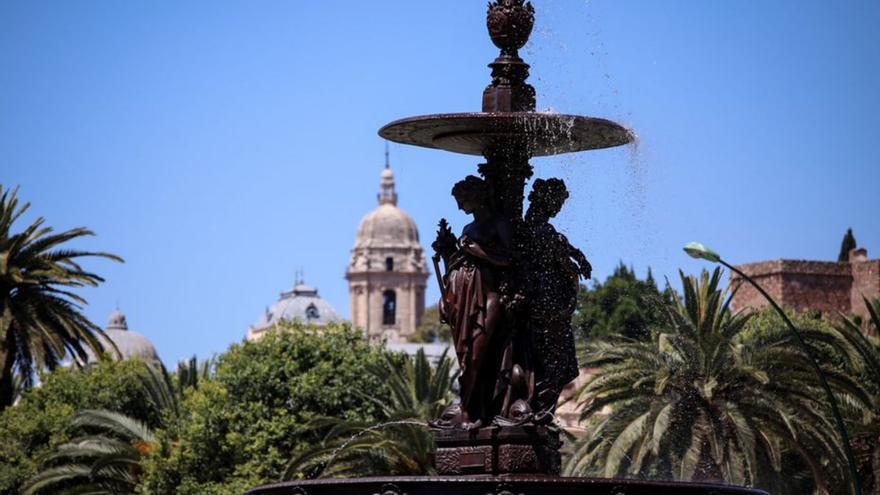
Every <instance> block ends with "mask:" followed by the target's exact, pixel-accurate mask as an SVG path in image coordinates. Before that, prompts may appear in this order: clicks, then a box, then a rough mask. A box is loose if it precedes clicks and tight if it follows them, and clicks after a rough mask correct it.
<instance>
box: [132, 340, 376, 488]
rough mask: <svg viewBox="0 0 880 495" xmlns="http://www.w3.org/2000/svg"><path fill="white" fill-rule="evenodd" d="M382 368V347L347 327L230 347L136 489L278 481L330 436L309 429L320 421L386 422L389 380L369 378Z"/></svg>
mask: <svg viewBox="0 0 880 495" xmlns="http://www.w3.org/2000/svg"><path fill="white" fill-rule="evenodd" d="M383 359H384V358H383V350H382V348H381V347H378V346H373V345H370V344H369V343H368V342H367V341H366V339H364V336H363V334H361V333H360V332H357V331H354V330H352V329H351V328H350V327H349V326H348V325H340V326H329V327H325V328H314V327H307V326H302V325H299V324H283V325H281V328H279V329H277V330H273V331H270V332H268V333H267V334H266V335H265V337H263V338H262V339H261V340H260V341H258V342H245V343H242V344H236V345H233V346H232V347H231V348H230V349H229V350H228V351H227V352H226V353H224V354H221V355H220V356H218V357H217V359H216V364H215V376H214V378H213V379H208V380H202V381H201V383H200V385H199V388H198V389H197V390H190V391H189V392H187V394H186V398H185V400H184V401H183V403H182V405H181V407H182V410H183V412H182V414H181V418H182V419H181V420H180V422H179V423H178V424H176V425H174V426H173V427H166V428H162V429H159V430H158V431H157V432H156V435H157V438H158V441H159V444H160V448H159V449H157V451H156V452H155V453H154V454H152V455H151V456H150V457H149V459H147V461H146V462H145V469H146V475H145V479H144V482H143V483H142V484H141V486H140V488H139V489H140V490H141V491H142V492H143V493H160V494H161V493H178V494H181V495H184V494H227V493H229V494H239V493H243V492H244V491H246V490H247V489H248V488H251V487H253V486H256V485H260V484H265V483H270V482H276V481H278V480H279V479H280V478H281V475H282V473H283V472H284V470H285V467H286V465H287V463H288V461H289V460H290V458H291V456H292V455H296V454H298V453H299V452H302V451H304V450H306V449H307V448H309V447H310V446H312V445H313V444H314V443H315V442H318V441H320V439H321V438H322V437H323V436H324V434H325V433H326V431H317V430H315V429H313V428H312V427H311V425H310V422H311V421H312V420H313V419H315V418H316V417H318V416H323V415H331V416H336V417H341V418H345V419H349V420H353V421H364V422H371V421H375V420H376V419H377V418H378V417H380V410H379V406H378V404H377V401H379V402H381V400H382V399H383V398H385V397H387V396H388V386H387V383H386V381H387V377H385V378H382V379H379V378H377V377H375V376H373V375H372V374H369V373H366V372H365V369H367V367H368V366H370V365H371V364H375V363H380V362H382V360H383Z"/></svg>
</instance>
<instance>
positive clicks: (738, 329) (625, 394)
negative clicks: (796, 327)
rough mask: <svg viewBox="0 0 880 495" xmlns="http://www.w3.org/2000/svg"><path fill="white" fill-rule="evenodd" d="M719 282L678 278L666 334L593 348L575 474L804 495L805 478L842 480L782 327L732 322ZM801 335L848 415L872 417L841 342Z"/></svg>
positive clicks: (823, 411) (818, 482) (823, 334)
mask: <svg viewBox="0 0 880 495" xmlns="http://www.w3.org/2000/svg"><path fill="white" fill-rule="evenodd" d="M720 277H721V272H720V270H715V271H714V272H713V273H712V274H711V275H709V274H708V273H703V275H702V277H701V278H700V279H699V280H697V279H696V278H694V277H685V276H684V275H683V274H682V283H683V286H684V296H683V297H681V298H679V297H675V300H674V303H673V305H672V307H671V310H670V311H669V315H670V325H669V326H668V327H666V328H663V329H661V330H658V331H656V332H654V333H653V335H652V336H651V338H650V339H646V340H639V341H637V340H632V339H625V338H609V339H606V340H604V341H598V342H593V343H590V344H589V346H588V352H587V365H588V366H592V367H597V368H598V372H597V373H596V374H595V375H594V376H593V377H592V379H591V380H590V381H589V382H588V383H587V384H586V385H585V386H584V388H583V389H582V390H581V391H580V394H581V397H582V398H583V399H584V400H585V402H584V404H583V410H582V418H583V420H584V421H586V422H587V427H586V430H587V432H588V434H587V437H586V438H585V439H584V440H583V441H582V442H580V443H579V445H578V446H577V448H576V452H575V455H574V456H573V457H572V459H571V461H570V462H569V464H568V466H567V470H568V472H569V473H572V474H575V473H577V474H599V475H604V476H636V477H661V478H667V479H684V480H718V481H725V482H729V483H735V484H750V485H757V486H761V487H763V488H768V489H771V490H773V491H774V493H789V492H788V490H794V491H795V492H797V493H801V492H800V491H798V490H800V489H802V488H803V486H798V483H797V481H796V480H797V479H799V478H800V479H803V478H805V477H806V478H808V479H807V481H809V482H810V483H811V484H812V485H813V486H814V487H816V488H817V489H818V490H820V491H822V490H825V491H827V490H828V488H829V487H832V486H837V485H839V484H840V482H841V481H842V480H845V478H844V476H845V474H844V465H843V464H842V463H843V459H844V454H843V451H842V446H841V443H840V442H841V440H840V438H839V437H838V436H837V435H836V434H835V431H836V430H835V427H834V423H833V421H832V419H831V417H830V412H829V411H828V410H827V407H826V404H825V403H824V401H823V400H822V397H823V394H822V392H821V390H820V386H819V383H818V380H817V379H816V377H815V374H814V372H813V370H812V369H811V367H810V364H809V361H808V357H807V356H806V355H805V354H804V353H803V352H802V351H801V350H800V349H799V348H798V347H796V346H795V345H794V344H793V342H792V340H791V335H790V333H789V332H787V331H786V330H785V329H784V327H782V325H781V324H759V325H749V323H750V316H748V315H741V314H733V313H732V312H731V311H730V309H729V298H728V297H727V293H726V292H725V291H723V290H721V289H719V282H720ZM764 318H768V317H766V316H765V317H764ZM801 333H802V334H803V335H804V337H805V338H806V339H807V341H808V342H809V343H810V344H811V345H812V346H813V348H814V350H815V351H816V352H818V353H822V356H823V359H822V362H823V364H824V368H825V372H826V374H827V376H828V378H829V381H830V382H831V384H832V387H833V388H834V389H835V390H836V391H837V392H838V393H839V394H841V395H845V396H846V398H847V401H846V402H847V405H848V406H849V408H850V409H852V410H854V411H865V410H867V409H868V408H869V407H870V403H871V400H872V397H871V396H870V394H869V393H868V392H867V391H866V390H865V389H864V388H863V387H861V386H860V385H859V383H858V382H857V380H856V378H855V377H853V376H851V375H847V374H845V373H842V372H841V371H840V370H839V369H838V368H837V367H836V366H835V363H839V362H840V360H841V359H842V357H844V356H847V355H849V354H848V351H847V349H845V347H846V345H845V342H844V341H843V339H840V338H839V337H838V335H837V334H835V333H834V332H833V331H831V330H829V329H828V328H825V327H816V328H806V327H802V329H801ZM606 406H610V408H611V411H610V413H608V414H602V411H603V409H604V408H605V407H606ZM783 481H784V482H783Z"/></svg>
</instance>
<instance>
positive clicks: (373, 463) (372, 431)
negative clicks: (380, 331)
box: [284, 349, 457, 479]
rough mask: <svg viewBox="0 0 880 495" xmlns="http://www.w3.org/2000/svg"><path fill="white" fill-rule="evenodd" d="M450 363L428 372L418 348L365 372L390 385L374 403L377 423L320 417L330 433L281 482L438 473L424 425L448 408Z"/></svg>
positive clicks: (446, 359) (446, 361)
mask: <svg viewBox="0 0 880 495" xmlns="http://www.w3.org/2000/svg"><path fill="white" fill-rule="evenodd" d="M452 364H453V362H452V358H450V357H448V356H447V355H446V354H445V353H444V354H443V356H442V357H441V359H440V361H439V362H438V363H437V366H436V367H432V366H431V363H430V362H429V361H428V358H427V356H425V353H424V351H422V350H421V349H420V350H419V351H418V353H417V354H416V355H415V356H413V357H408V356H398V355H391V354H388V355H386V357H385V361H384V362H383V363H381V364H379V365H372V366H370V367H369V368H367V371H368V373H370V374H371V375H373V376H374V377H376V378H378V379H385V380H387V381H388V386H389V388H390V390H391V395H390V396H389V397H388V398H387V399H386V400H383V401H376V405H377V406H378V407H379V410H380V411H381V414H380V416H379V418H378V419H379V421H380V422H379V423H368V422H363V421H350V420H341V419H338V418H319V419H318V420H316V421H313V425H314V427H315V428H319V429H325V428H327V427H329V432H328V433H327V436H326V437H325V438H324V440H323V441H322V442H320V443H319V444H318V445H317V446H316V447H315V448H313V449H310V450H307V451H306V452H304V453H303V454H302V455H300V456H297V457H295V458H294V459H292V460H291V462H290V464H289V465H288V466H287V470H286V472H285V475H284V476H285V478H287V479H289V478H295V477H302V476H304V477H318V476H322V477H330V476H332V477H349V476H376V475H427V474H436V473H435V472H434V466H433V465H432V463H431V460H432V459H431V454H432V453H433V447H434V445H433V444H434V441H433V438H432V436H431V433H430V430H429V429H428V427H427V422H428V421H430V420H432V419H435V418H438V417H439V416H440V413H441V412H442V411H443V408H444V407H445V406H447V405H449V404H451V403H452V399H453V397H452V384H453V382H454V381H455V379H456V375H457V374H453V373H452Z"/></svg>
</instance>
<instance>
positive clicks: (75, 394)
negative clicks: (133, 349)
mask: <svg viewBox="0 0 880 495" xmlns="http://www.w3.org/2000/svg"><path fill="white" fill-rule="evenodd" d="M147 372H148V371H147V366H146V365H145V364H144V363H143V362H141V361H136V360H131V361H107V362H102V363H100V364H98V365H94V366H89V367H87V368H84V369H82V370H80V369H76V368H61V369H58V370H56V371H54V372H53V373H51V374H47V375H44V376H43V377H42V379H41V385H40V387H38V388H34V389H32V390H29V391H27V392H25V393H24V395H23V396H22V398H21V400H20V401H19V403H18V404H16V405H15V406H14V407H9V408H7V409H6V410H4V411H3V412H2V413H0V493H21V491H22V486H23V484H24V483H25V481H26V480H28V479H29V478H31V477H32V476H33V475H35V474H36V473H37V471H38V469H39V466H40V463H41V461H42V460H43V459H45V458H46V457H47V456H50V455H51V454H52V453H53V452H55V450H56V449H57V448H58V446H59V445H62V444H64V443H67V442H70V441H71V439H73V438H74V437H75V436H76V435H77V431H78V427H77V426H75V425H74V424H73V423H72V421H73V419H74V416H75V414H76V412H77V411H83V410H97V409H103V410H109V411H114V412H117V413H119V414H123V415H125V416H129V417H132V418H136V419H137V420H138V421H140V422H142V423H144V424H145V425H147V426H148V427H149V428H156V427H158V426H159V425H161V424H162V423H163V421H164V420H163V415H162V412H161V411H160V410H159V409H157V408H156V407H155V406H154V400H153V399H152V398H151V394H150V392H149V391H148V390H145V388H144V376H145V374H146V373H147Z"/></svg>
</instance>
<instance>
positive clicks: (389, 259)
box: [385, 256, 394, 272]
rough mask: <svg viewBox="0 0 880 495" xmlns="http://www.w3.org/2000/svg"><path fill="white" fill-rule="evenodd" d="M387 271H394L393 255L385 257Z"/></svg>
mask: <svg viewBox="0 0 880 495" xmlns="http://www.w3.org/2000/svg"><path fill="white" fill-rule="evenodd" d="M385 271H386V272H393V271H394V258H392V257H391V256H389V257H387V258H385Z"/></svg>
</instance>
